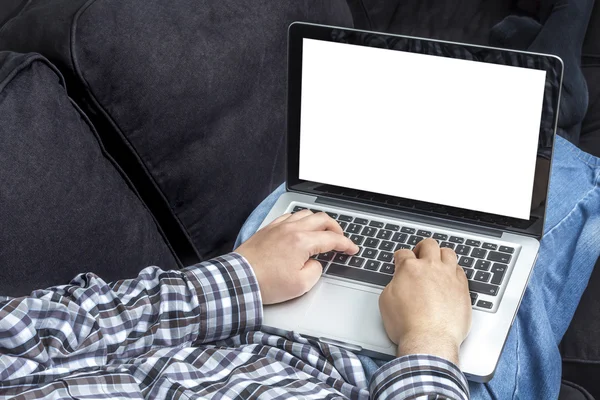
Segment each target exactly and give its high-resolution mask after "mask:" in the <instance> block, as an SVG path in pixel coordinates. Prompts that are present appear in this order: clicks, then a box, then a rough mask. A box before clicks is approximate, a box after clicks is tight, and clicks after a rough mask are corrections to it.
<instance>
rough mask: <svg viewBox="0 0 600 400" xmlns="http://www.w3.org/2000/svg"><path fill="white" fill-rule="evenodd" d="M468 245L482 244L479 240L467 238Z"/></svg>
mask: <svg viewBox="0 0 600 400" xmlns="http://www.w3.org/2000/svg"><path fill="white" fill-rule="evenodd" d="M467 246H474V247H479V246H481V242H480V241H479V240H472V239H467Z"/></svg>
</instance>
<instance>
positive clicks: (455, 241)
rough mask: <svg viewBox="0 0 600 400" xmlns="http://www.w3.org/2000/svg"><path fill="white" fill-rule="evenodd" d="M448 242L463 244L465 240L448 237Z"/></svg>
mask: <svg viewBox="0 0 600 400" xmlns="http://www.w3.org/2000/svg"><path fill="white" fill-rule="evenodd" d="M450 241H451V242H452V243H459V244H463V243H464V242H465V239H463V238H461V237H458V236H450Z"/></svg>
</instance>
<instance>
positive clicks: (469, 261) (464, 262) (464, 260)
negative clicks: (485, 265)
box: [458, 257, 475, 268]
mask: <svg viewBox="0 0 600 400" xmlns="http://www.w3.org/2000/svg"><path fill="white" fill-rule="evenodd" d="M474 262H475V259H474V258H471V257H461V258H460V260H459V261H458V265H460V266H463V267H469V268H471V267H472V266H473V263H474Z"/></svg>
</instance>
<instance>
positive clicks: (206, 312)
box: [183, 253, 262, 343]
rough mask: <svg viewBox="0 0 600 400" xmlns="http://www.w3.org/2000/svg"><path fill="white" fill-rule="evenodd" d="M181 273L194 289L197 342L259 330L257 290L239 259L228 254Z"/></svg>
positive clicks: (260, 308) (243, 260)
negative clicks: (196, 311)
mask: <svg viewBox="0 0 600 400" xmlns="http://www.w3.org/2000/svg"><path fill="white" fill-rule="evenodd" d="M183 271H184V274H185V275H186V277H187V278H188V280H189V281H190V282H191V283H192V284H193V286H195V287H196V288H197V294H198V298H199V303H200V305H201V309H200V321H202V322H201V325H200V332H199V335H198V341H199V342H202V343H209V342H213V341H215V340H221V339H226V338H228V337H231V336H235V335H238V334H242V333H244V332H248V331H254V330H260V327H261V325H262V299H261V296H260V289H259V286H258V281H257V280H256V276H255V275H254V271H253V270H252V267H251V266H250V264H249V263H248V261H247V260H246V259H245V258H244V257H243V256H241V255H240V254H237V253H229V254H226V255H224V256H220V257H216V258H213V259H211V260H209V261H205V262H203V263H201V264H197V265H194V266H192V267H188V268H185V269H184V270H183Z"/></svg>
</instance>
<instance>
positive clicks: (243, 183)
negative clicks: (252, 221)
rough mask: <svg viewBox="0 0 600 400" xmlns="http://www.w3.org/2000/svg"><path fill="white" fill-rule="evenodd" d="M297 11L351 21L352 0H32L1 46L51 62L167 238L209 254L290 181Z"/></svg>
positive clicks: (303, 16) (0, 35)
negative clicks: (288, 136)
mask: <svg viewBox="0 0 600 400" xmlns="http://www.w3.org/2000/svg"><path fill="white" fill-rule="evenodd" d="M295 20H305V21H313V22H323V23H329V24H336V25H345V26H348V25H352V19H351V14H350V12H349V10H348V6H347V5H346V3H345V0H332V1H327V2H323V1H318V0H309V1H303V2H298V1H294V0H282V1H270V0H250V1H244V2H240V1H235V0H218V1H216V0H215V1H204V2H199V1H196V0H174V1H169V2H165V1H162V0H135V1H134V0H132V1H117V0H95V1H87V0H55V1H52V2H48V1H45V0H32V1H30V2H29V3H27V5H26V6H25V7H24V8H23V9H22V10H21V12H20V14H19V15H18V16H16V17H14V18H13V19H11V20H10V21H9V22H8V23H7V24H6V26H5V28H4V29H3V30H2V31H0V49H1V48H10V49H13V50H15V51H21V52H25V51H36V52H40V53H42V54H44V55H45V56H46V57H48V58H49V59H50V60H51V61H52V62H53V63H55V64H56V65H57V66H58V67H59V68H60V69H61V70H62V72H63V73H64V74H65V77H66V78H67V81H68V82H69V83H73V84H72V85H69V87H70V88H71V89H74V90H73V91H72V92H71V94H72V96H73V97H74V98H75V100H77V101H78V102H79V103H80V104H82V105H83V106H84V108H85V110H86V111H87V112H89V114H90V115H91V116H92V120H93V122H94V124H95V125H96V126H97V127H98V128H99V131H100V133H101V135H102V139H103V141H104V142H105V143H106V146H107V148H108V150H109V151H110V152H111V154H114V155H115V158H116V159H117V161H119V163H121V164H122V165H123V167H124V169H125V170H126V172H127V173H128V175H130V176H131V177H132V180H133V181H134V183H135V184H136V186H138V187H140V191H141V193H142V195H143V196H144V198H150V199H152V201H154V202H155V203H156V202H158V201H159V200H160V201H162V203H163V204H162V209H161V210H160V211H159V212H156V209H155V208H154V206H155V205H156V204H150V207H151V208H152V210H153V211H154V212H155V214H156V215H157V216H158V217H159V219H160V220H161V224H163V222H164V225H169V231H168V232H167V233H168V234H169V236H170V237H173V234H174V233H173V232H175V231H176V229H175V228H174V227H176V228H177V229H180V230H181V231H182V232H183V234H182V235H180V239H178V240H176V241H175V242H177V243H178V244H183V242H184V241H185V240H188V239H191V242H192V243H193V245H194V247H195V248H194V249H193V251H195V252H196V253H197V254H200V255H201V256H202V257H208V256H210V255H213V254H215V253H218V252H223V251H226V250H230V249H231V245H232V241H233V240H234V239H235V236H236V233H237V231H238V230H239V228H240V227H241V225H242V224H243V222H244V220H245V218H246V217H247V216H248V215H249V214H250V212H251V211H252V209H253V208H254V207H255V206H256V205H258V203H259V202H260V201H261V200H262V199H263V198H264V197H265V196H266V195H267V194H268V193H269V191H270V190H271V189H273V188H274V187H275V186H276V185H278V184H279V183H281V182H282V181H283V179H284V168H283V160H284V149H283V141H284V130H285V126H284V121H285V116H284V110H285V86H286V32H287V27H288V25H289V24H290V23H291V22H293V21H295ZM31 26H35V27H36V29H30V27H31ZM119 142H121V143H125V144H126V146H122V145H121V146H119ZM136 162H137V163H138V164H139V165H141V167H139V166H138V167H136V166H133V167H132V164H133V163H136ZM135 168H138V169H137V170H136V171H133V172H132V170H133V169H135ZM140 171H141V173H140ZM142 175H145V176H142ZM159 206H160V205H159ZM166 212H172V215H171V216H170V217H169V216H166V215H165V213H166ZM171 228H173V229H171ZM175 233H176V232H175Z"/></svg>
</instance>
